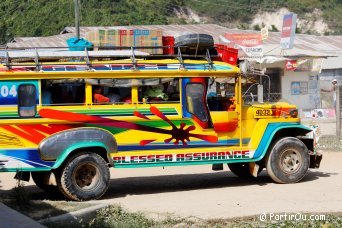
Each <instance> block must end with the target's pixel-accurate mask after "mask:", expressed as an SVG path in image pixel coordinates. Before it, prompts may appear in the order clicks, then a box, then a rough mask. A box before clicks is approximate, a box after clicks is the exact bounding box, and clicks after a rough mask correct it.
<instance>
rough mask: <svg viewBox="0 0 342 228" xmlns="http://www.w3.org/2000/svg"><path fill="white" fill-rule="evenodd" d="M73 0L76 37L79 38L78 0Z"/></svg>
mask: <svg viewBox="0 0 342 228" xmlns="http://www.w3.org/2000/svg"><path fill="white" fill-rule="evenodd" d="M74 2H75V27H76V37H77V39H80V0H74Z"/></svg>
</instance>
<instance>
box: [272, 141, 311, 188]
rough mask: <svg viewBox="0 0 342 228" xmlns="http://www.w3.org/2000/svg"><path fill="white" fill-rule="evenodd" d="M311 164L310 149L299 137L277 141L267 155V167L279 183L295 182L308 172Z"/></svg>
mask: <svg viewBox="0 0 342 228" xmlns="http://www.w3.org/2000/svg"><path fill="white" fill-rule="evenodd" d="M309 164H310V157H309V153H308V149H307V148H306V146H305V144H304V143H303V142H302V141H300V140H299V139H297V138H293V137H286V138H282V139H280V140H279V141H277V142H276V143H275V144H274V146H273V148H272V150H271V151H270V153H269V154H268V155H267V157H266V169H267V172H268V174H269V175H270V177H271V178H272V179H273V180H274V181H275V182H277V183H282V184H285V183H295V182H298V181H300V180H301V179H302V178H303V177H304V176H305V175H306V173H307V171H308V169H309Z"/></svg>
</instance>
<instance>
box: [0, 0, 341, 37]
mask: <svg viewBox="0 0 342 228" xmlns="http://www.w3.org/2000/svg"><path fill="white" fill-rule="evenodd" d="M73 2H74V1H72V0H21V1H13V0H2V1H1V2H0V43H5V42H6V41H8V40H9V39H10V38H12V37H14V36H47V35H54V34H58V33H59V32H60V31H61V30H62V29H63V28H64V27H65V26H72V25H74V3H73ZM282 10H283V11H282ZM284 10H285V12H287V11H292V12H295V13H297V14H298V18H299V19H300V20H299V22H300V23H298V25H299V28H298V30H297V32H305V33H312V34H342V23H341V21H342V1H341V0H326V1H320V0H288V1H285V2H284V1H280V0H271V1H266V0H187V1H185V0H153V1H152V0H115V1H114V0H86V1H85V0H81V25H83V26H101V25H142V24H174V23H177V24H181V23H217V24H222V25H224V26H227V27H238V28H242V29H255V30H259V29H260V28H261V27H262V26H264V25H267V26H268V27H269V28H270V30H273V31H277V30H280V29H281V25H279V22H278V24H273V22H274V21H273V19H274V18H275V17H277V18H280V21H281V12H284ZM267 18H269V19H268V20H267ZM263 19H265V20H263ZM278 21H279V20H278ZM322 27H324V29H320V28H322Z"/></svg>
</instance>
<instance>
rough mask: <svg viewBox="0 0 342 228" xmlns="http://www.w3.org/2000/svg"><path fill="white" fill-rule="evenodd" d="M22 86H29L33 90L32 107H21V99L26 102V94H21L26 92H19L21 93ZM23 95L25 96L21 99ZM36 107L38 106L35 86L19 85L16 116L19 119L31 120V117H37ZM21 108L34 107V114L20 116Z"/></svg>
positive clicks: (30, 84) (29, 84)
mask: <svg viewBox="0 0 342 228" xmlns="http://www.w3.org/2000/svg"><path fill="white" fill-rule="evenodd" d="M24 86H31V87H33V88H34V91H33V93H34V98H33V99H34V105H32V106H23V105H21V102H22V100H23V99H25V100H27V96H28V95H27V94H23V93H25V92H26V90H25V91H23V92H21V91H22V90H21V87H24ZM24 95H25V97H24V98H23V96H24ZM30 99H32V98H30ZM37 105H38V104H37V88H36V86H35V85H34V84H32V83H25V84H20V85H19V86H18V116H19V117H20V118H33V117H35V116H36V115H37ZM21 107H34V114H33V115H27V116H25V115H22V113H21Z"/></svg>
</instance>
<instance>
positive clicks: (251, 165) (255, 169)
mask: <svg viewBox="0 0 342 228" xmlns="http://www.w3.org/2000/svg"><path fill="white" fill-rule="evenodd" d="M258 170H259V165H258V164H256V163H255V162H250V163H249V172H250V173H251V175H252V176H253V177H258Z"/></svg>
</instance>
